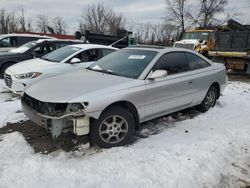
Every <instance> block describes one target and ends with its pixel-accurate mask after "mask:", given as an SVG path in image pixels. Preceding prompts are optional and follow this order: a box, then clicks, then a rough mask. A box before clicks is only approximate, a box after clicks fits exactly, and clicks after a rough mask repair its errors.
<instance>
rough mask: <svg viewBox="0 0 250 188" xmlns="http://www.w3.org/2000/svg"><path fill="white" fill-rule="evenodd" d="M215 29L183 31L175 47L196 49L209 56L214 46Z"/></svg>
mask: <svg viewBox="0 0 250 188" xmlns="http://www.w3.org/2000/svg"><path fill="white" fill-rule="evenodd" d="M214 33H215V31H214V30H204V29H203V30H202V29H193V30H188V31H185V32H183V33H182V34H181V35H180V38H179V40H178V41H176V42H175V43H174V47H179V48H187V49H191V50H195V51H197V52H199V53H201V54H203V55H204V56H206V57H208V54H209V50H210V48H212V47H213V46H214V43H215V41H214Z"/></svg>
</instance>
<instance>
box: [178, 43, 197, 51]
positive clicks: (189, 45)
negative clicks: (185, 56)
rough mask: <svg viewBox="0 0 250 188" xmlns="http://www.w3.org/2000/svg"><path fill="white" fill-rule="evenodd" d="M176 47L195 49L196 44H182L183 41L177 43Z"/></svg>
mask: <svg viewBox="0 0 250 188" xmlns="http://www.w3.org/2000/svg"><path fill="white" fill-rule="evenodd" d="M175 47H178V48H186V49H190V50H193V49H194V44H181V43H176V44H175Z"/></svg>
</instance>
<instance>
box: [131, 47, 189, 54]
mask: <svg viewBox="0 0 250 188" xmlns="http://www.w3.org/2000/svg"><path fill="white" fill-rule="evenodd" d="M126 49H137V50H152V51H157V52H161V53H165V52H174V51H175V52H176V51H180V52H192V53H194V51H193V50H189V49H185V48H177V47H170V46H151V45H134V46H130V47H127V48H126Z"/></svg>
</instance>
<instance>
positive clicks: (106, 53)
mask: <svg viewBox="0 0 250 188" xmlns="http://www.w3.org/2000/svg"><path fill="white" fill-rule="evenodd" d="M101 51H102V57H104V56H106V55H108V54H110V53H112V52H114V51H115V50H112V49H101Z"/></svg>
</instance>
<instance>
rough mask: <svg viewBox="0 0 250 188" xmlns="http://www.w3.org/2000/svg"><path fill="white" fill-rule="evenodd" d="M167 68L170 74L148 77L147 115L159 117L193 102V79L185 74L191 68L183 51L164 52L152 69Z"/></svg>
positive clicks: (148, 116)
mask: <svg viewBox="0 0 250 188" xmlns="http://www.w3.org/2000/svg"><path fill="white" fill-rule="evenodd" d="M155 70H166V71H167V72H168V75H167V76H166V77H164V78H158V79H154V80H150V79H146V116H147V118H148V119H150V118H154V117H159V116H162V115H165V114H167V113H171V112H174V111H176V110H178V109H181V108H185V107H187V106H189V105H190V104H192V92H193V89H194V88H192V80H190V79H189V77H188V76H185V74H186V72H188V71H189V70H190V68H189V65H188V63H187V59H186V57H185V54H184V53H183V52H170V53H166V54H164V55H163V56H162V57H161V58H160V59H159V60H158V62H157V63H156V64H155V65H154V67H153V68H152V70H151V71H155Z"/></svg>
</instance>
